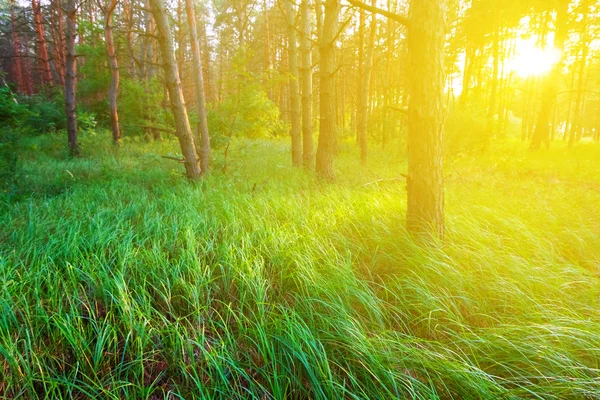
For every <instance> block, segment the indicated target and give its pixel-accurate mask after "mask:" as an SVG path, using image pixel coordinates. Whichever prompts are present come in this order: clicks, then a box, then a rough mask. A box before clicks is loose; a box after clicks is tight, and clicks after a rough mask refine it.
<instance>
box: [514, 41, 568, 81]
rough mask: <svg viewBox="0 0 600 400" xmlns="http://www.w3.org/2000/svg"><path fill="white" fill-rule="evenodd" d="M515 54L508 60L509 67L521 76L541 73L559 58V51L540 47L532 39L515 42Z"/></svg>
mask: <svg viewBox="0 0 600 400" xmlns="http://www.w3.org/2000/svg"><path fill="white" fill-rule="evenodd" d="M516 50H517V54H516V56H515V57H514V58H513V59H512V60H511V61H510V68H511V69H512V70H513V71H514V72H516V73H517V74H518V75H519V76H521V77H528V76H534V75H543V74H545V73H547V72H549V71H550V70H551V69H552V66H553V65H554V64H556V63H557V62H558V61H559V60H560V52H559V51H558V50H556V49H554V48H552V49H541V48H539V47H538V46H536V44H535V40H533V39H524V40H519V41H518V42H517V49H516Z"/></svg>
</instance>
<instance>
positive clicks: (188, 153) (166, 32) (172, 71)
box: [150, 0, 202, 180]
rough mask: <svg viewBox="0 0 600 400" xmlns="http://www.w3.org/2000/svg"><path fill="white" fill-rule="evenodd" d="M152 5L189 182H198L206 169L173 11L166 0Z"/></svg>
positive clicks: (153, 1)
mask: <svg viewBox="0 0 600 400" xmlns="http://www.w3.org/2000/svg"><path fill="white" fill-rule="evenodd" d="M150 5H151V9H152V14H153V15H154V20H155V22H156V28H157V33H158V43H159V46H160V50H161V53H162V58H163V62H164V70H165V83H166V85H167V89H168V92H169V99H170V103H171V110H172V112H173V117H174V119H175V131H176V135H177V138H178V139H179V145H180V147H181V153H182V155H183V159H184V165H185V171H186V176H187V177H188V179H191V180H195V179H198V178H200V176H201V175H202V170H201V168H200V165H199V163H198V156H197V154H196V148H195V146H194V139H193V137H192V129H191V127H190V121H189V119H188V115H187V110H186V108H185V100H184V99H183V92H182V90H181V81H180V80H179V73H178V71H177V60H176V59H175V49H174V48H173V35H172V33H171V26H170V24H169V14H168V12H169V11H168V10H167V8H166V5H165V3H164V1H163V0H150Z"/></svg>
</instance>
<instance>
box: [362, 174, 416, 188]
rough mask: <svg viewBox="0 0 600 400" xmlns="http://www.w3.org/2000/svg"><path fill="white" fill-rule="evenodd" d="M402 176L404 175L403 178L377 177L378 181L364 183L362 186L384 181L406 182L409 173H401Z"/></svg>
mask: <svg viewBox="0 0 600 400" xmlns="http://www.w3.org/2000/svg"><path fill="white" fill-rule="evenodd" d="M400 176H402V178H384V179H377V180H376V181H372V182H367V183H365V184H364V185H362V187H367V186H371V185H379V184H380V183H382V182H404V181H405V180H406V179H407V178H408V175H405V174H400Z"/></svg>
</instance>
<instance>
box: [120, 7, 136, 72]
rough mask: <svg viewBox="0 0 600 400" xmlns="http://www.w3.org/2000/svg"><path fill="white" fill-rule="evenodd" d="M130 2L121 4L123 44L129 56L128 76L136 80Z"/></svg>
mask: <svg viewBox="0 0 600 400" xmlns="http://www.w3.org/2000/svg"><path fill="white" fill-rule="evenodd" d="M130 1H131V0H126V1H124V2H123V13H124V14H125V24H126V25H127V26H126V30H125V44H126V45H127V53H128V55H129V65H128V67H129V76H131V77H132V78H133V79H137V69H136V60H135V52H134V50H133V4H131V3H130Z"/></svg>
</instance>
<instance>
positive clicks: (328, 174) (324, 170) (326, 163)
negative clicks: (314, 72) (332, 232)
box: [316, 0, 340, 180]
mask: <svg viewBox="0 0 600 400" xmlns="http://www.w3.org/2000/svg"><path fill="white" fill-rule="evenodd" d="M339 13H340V2H339V0H325V17H324V21H323V25H322V27H321V37H320V38H319V56H320V92H319V109H320V112H321V115H320V119H321V122H320V124H319V144H318V146H317V164H316V171H317V174H318V175H319V176H320V177H321V178H324V179H327V180H333V179H334V178H335V173H334V171H333V152H334V150H335V129H336V124H335V98H334V96H335V84H334V79H333V75H334V72H335V53H334V49H335V39H336V36H337V33H338V15H339Z"/></svg>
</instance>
